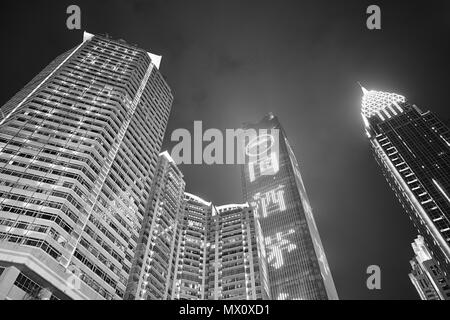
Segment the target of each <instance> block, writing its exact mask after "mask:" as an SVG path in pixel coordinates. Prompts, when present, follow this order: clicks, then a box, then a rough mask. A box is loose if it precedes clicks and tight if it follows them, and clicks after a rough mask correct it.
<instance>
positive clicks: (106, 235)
mask: <svg viewBox="0 0 450 320" xmlns="http://www.w3.org/2000/svg"><path fill="white" fill-rule="evenodd" d="M159 62H160V57H158V56H155V55H153V54H150V53H148V52H146V51H144V50H142V49H140V48H137V47H135V46H132V45H129V44H127V43H126V42H125V41H123V40H119V41H115V40H112V39H110V38H108V37H106V36H105V37H104V36H97V35H95V36H94V35H92V34H88V33H85V34H84V38H83V42H82V43H80V44H79V45H78V46H76V47H75V48H73V49H71V50H69V51H68V52H66V53H64V54H62V55H61V56H59V57H57V58H56V59H55V60H54V61H53V62H51V63H50V64H49V65H48V66H47V67H46V68H45V69H44V70H43V71H42V72H41V73H39V74H38V75H37V76H36V77H35V78H34V79H33V80H32V81H31V82H30V83H28V84H27V85H26V86H25V87H24V88H23V89H22V90H21V91H20V92H19V93H17V94H16V95H15V96H14V97H13V98H12V99H11V100H9V101H8V102H7V103H6V104H5V105H4V106H3V107H2V108H1V118H0V268H1V270H2V272H1V275H0V300H1V299H21V298H33V299H34V298H39V297H42V296H43V297H44V298H45V299H121V298H123V296H124V292H125V288H126V284H127V279H128V276H129V273H130V268H131V264H132V258H133V255H134V251H135V249H136V246H137V241H138V237H139V232H140V230H141V226H142V221H143V218H144V213H145V203H146V202H147V199H148V197H149V194H150V185H151V181H152V179H153V175H154V173H155V168H156V164H157V161H158V155H159V152H160V147H161V143H162V139H163V136H164V132H165V128H166V124H167V120H168V117H169V113H170V108H171V104H172V100H173V96H172V93H171V90H170V88H169V86H168V85H167V83H166V81H165V80H164V78H163V77H162V75H161V74H160V72H159V70H158V67H159Z"/></svg>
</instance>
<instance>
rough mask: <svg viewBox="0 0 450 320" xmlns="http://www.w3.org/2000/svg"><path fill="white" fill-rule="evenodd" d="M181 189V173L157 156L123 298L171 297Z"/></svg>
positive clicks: (163, 155) (164, 157)
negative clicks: (157, 159) (156, 163)
mask: <svg viewBox="0 0 450 320" xmlns="http://www.w3.org/2000/svg"><path fill="white" fill-rule="evenodd" d="M184 188H185V182H184V180H183V174H182V173H181V171H180V170H179V169H178V167H177V165H176V164H175V163H174V162H173V160H172V158H171V157H170V155H169V154H168V153H167V152H163V153H161V155H160V157H159V161H158V166H157V168H156V173H155V176H154V179H153V183H152V188H151V191H150V198H149V201H148V203H147V209H146V211H145V214H144V219H143V222H142V228H141V230H140V234H139V239H138V241H137V243H138V244H137V247H136V251H135V255H134V258H133V265H132V268H131V274H130V278H129V281H128V285H127V290H126V294H125V299H129V300H133V299H139V300H167V299H170V298H171V297H172V288H173V281H174V278H175V272H176V260H177V248H178V246H179V241H180V234H181V222H182V217H181V215H182V211H183V208H184Z"/></svg>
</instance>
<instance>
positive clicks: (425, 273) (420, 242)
mask: <svg viewBox="0 0 450 320" xmlns="http://www.w3.org/2000/svg"><path fill="white" fill-rule="evenodd" d="M412 248H413V250H414V253H415V257H414V258H413V259H412V260H411V261H410V264H411V268H412V270H411V273H410V274H409V278H410V279H411V282H412V283H413V285H414V287H415V288H416V290H417V293H418V294H419V296H420V298H421V299H422V300H450V280H449V279H448V278H447V277H446V276H445V275H444V273H443V272H442V270H441V268H440V267H439V266H438V264H437V262H436V260H435V259H434V258H433V257H432V256H431V254H430V252H429V250H428V248H427V246H426V244H425V241H424V239H423V237H422V236H418V237H417V239H415V240H414V242H413V243H412Z"/></svg>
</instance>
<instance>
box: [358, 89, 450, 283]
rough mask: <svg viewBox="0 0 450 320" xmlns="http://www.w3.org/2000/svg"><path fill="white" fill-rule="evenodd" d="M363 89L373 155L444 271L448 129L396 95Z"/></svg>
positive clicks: (449, 259)
mask: <svg viewBox="0 0 450 320" xmlns="http://www.w3.org/2000/svg"><path fill="white" fill-rule="evenodd" d="M362 89H363V97H362V117H363V121H364V124H365V130H366V134H367V136H368V138H369V141H370V143H371V145H372V149H373V152H374V155H375V159H376V160H377V162H378V164H379V165H380V167H381V168H382V171H383V174H384V176H385V178H386V180H387V181H388V183H389V185H390V186H391V188H392V190H393V191H394V193H395V195H396V196H397V198H398V199H399V200H400V203H401V204H402V206H403V208H404V209H405V211H406V212H407V214H408V215H409V217H410V219H411V220H412V221H413V223H414V225H415V227H416V228H417V230H418V233H419V234H420V235H421V236H423V238H424V239H425V243H426V246H427V247H428V249H429V251H430V253H431V256H432V257H433V259H434V260H436V262H437V265H438V266H439V268H440V269H441V270H442V272H443V273H444V274H445V275H446V276H449V271H450V246H449V244H450V220H449V219H450V131H449V129H448V127H447V126H446V125H445V124H444V123H443V122H442V121H441V120H440V119H439V118H438V117H437V116H436V115H434V114H433V113H431V112H430V111H426V112H422V111H421V110H420V109H419V108H418V107H417V106H416V105H414V104H410V103H408V102H407V101H406V99H405V97H403V96H401V95H398V94H395V93H386V92H379V91H374V90H370V91H368V90H366V89H365V88H362Z"/></svg>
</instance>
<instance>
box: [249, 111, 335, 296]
mask: <svg viewBox="0 0 450 320" xmlns="http://www.w3.org/2000/svg"><path fill="white" fill-rule="evenodd" d="M244 129H246V130H247V131H253V132H254V134H253V138H252V135H248V137H250V138H248V139H247V138H246V139H247V140H246V141H245V143H244V145H243V146H245V153H246V157H247V161H246V163H245V164H244V165H242V184H243V193H244V200H245V201H246V202H248V203H250V204H251V205H252V207H253V208H254V210H255V215H256V216H257V218H258V221H259V223H260V225H261V229H262V234H263V237H264V239H265V249H266V253H267V263H268V271H269V272H268V273H269V283H270V292H271V296H272V299H280V300H294V299H304V300H322V299H333V300H334V299H338V295H337V292H336V288H335V286H334V282H333V278H332V276H331V271H330V268H329V266H328V262H327V259H326V256H325V253H324V250H323V247H322V243H321V240H320V236H319V232H318V229H317V226H316V224H315V221H314V217H313V214H312V209H311V206H310V204H309V200H308V197H307V194H306V190H305V187H304V185H303V181H302V178H301V174H300V169H299V166H298V163H297V160H296V158H295V155H294V152H293V150H292V149H291V147H290V145H289V142H288V140H287V138H286V135H285V133H284V130H283V128H282V127H281V125H280V123H279V121H278V119H277V118H276V117H275V116H274V115H272V114H269V115H267V116H266V117H264V119H262V120H261V121H260V122H258V123H255V124H245V125H244Z"/></svg>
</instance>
